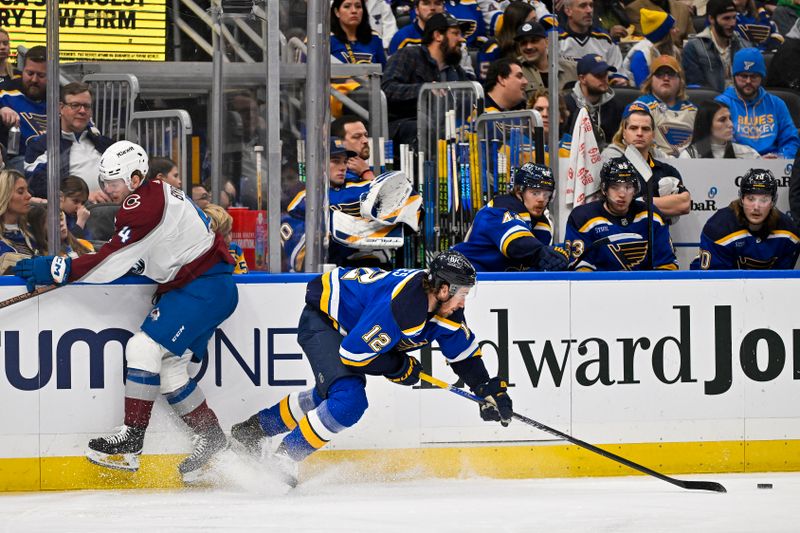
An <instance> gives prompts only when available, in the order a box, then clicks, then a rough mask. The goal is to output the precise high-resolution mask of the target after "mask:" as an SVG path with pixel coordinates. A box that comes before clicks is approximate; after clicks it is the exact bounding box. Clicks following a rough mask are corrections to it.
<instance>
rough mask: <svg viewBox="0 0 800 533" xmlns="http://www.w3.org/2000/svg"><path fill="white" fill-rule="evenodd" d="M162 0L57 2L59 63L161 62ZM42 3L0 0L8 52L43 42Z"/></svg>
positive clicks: (163, 33)
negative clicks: (7, 33) (103, 61)
mask: <svg viewBox="0 0 800 533" xmlns="http://www.w3.org/2000/svg"><path fill="white" fill-rule="evenodd" d="M165 1H166V0H60V1H59V20H60V23H59V34H60V38H59V49H60V50H59V52H60V54H59V55H60V58H61V61H79V60H84V61H91V60H117V61H164V59H165V57H164V55H165V41H166V28H165ZM46 11H47V10H46V0H0V28H3V29H5V30H7V31H8V32H9V35H10V37H11V52H12V54H14V53H16V48H17V45H20V44H22V45H25V46H27V47H28V48H30V47H31V46H36V45H44V44H46V36H47V25H46V18H45V15H46Z"/></svg>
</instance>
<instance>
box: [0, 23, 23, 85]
mask: <svg viewBox="0 0 800 533" xmlns="http://www.w3.org/2000/svg"><path fill="white" fill-rule="evenodd" d="M18 77H19V72H18V71H17V70H15V69H14V67H13V66H12V65H11V36H10V35H9V34H8V30H5V29H3V28H0V85H2V84H3V83H5V82H6V81H9V80H12V79H14V78H18Z"/></svg>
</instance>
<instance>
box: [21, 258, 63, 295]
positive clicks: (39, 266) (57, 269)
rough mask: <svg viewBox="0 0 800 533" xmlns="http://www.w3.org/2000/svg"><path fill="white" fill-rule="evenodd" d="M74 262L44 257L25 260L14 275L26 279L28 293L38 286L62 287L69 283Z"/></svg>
mask: <svg viewBox="0 0 800 533" xmlns="http://www.w3.org/2000/svg"><path fill="white" fill-rule="evenodd" d="M71 262H72V260H71V259H70V258H69V257H57V256H52V255H43V256H40V257H32V258H30V259H23V260H21V261H19V262H18V263H17V264H16V265H15V266H14V274H16V275H17V276H19V277H21V278H24V279H25V281H26V285H27V287H28V292H32V291H33V290H34V289H36V285H52V284H54V283H55V284H57V285H62V284H64V283H66V282H67V278H68V277H69V268H70V263H71Z"/></svg>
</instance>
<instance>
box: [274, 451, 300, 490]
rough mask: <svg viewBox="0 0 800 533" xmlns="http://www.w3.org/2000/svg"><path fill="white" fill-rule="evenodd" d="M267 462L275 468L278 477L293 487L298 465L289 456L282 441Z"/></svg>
mask: <svg viewBox="0 0 800 533" xmlns="http://www.w3.org/2000/svg"><path fill="white" fill-rule="evenodd" d="M269 462H270V463H271V464H272V466H273V467H274V468H275V471H276V472H277V474H278V477H279V479H280V480H281V481H282V482H284V483H286V484H287V485H288V486H289V487H291V488H295V487H296V486H297V480H298V477H299V474H300V472H299V471H300V466H299V465H298V464H297V461H295V460H294V459H292V458H291V457H289V453H288V452H287V451H286V447H285V446H284V444H283V443H281V444H280V446H278V449H277V450H275V453H274V454H273V455H272V457H270V460H269Z"/></svg>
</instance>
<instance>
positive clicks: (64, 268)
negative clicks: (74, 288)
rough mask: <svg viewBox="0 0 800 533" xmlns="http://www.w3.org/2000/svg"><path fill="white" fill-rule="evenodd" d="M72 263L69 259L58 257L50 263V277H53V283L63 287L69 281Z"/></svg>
mask: <svg viewBox="0 0 800 533" xmlns="http://www.w3.org/2000/svg"><path fill="white" fill-rule="evenodd" d="M70 261H71V260H70V258H69V257H61V256H57V257H54V258H53V262H52V263H50V275H51V276H53V281H54V282H55V283H56V284H57V285H62V284H64V283H65V282H66V281H67V278H68V277H69V264H70Z"/></svg>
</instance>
